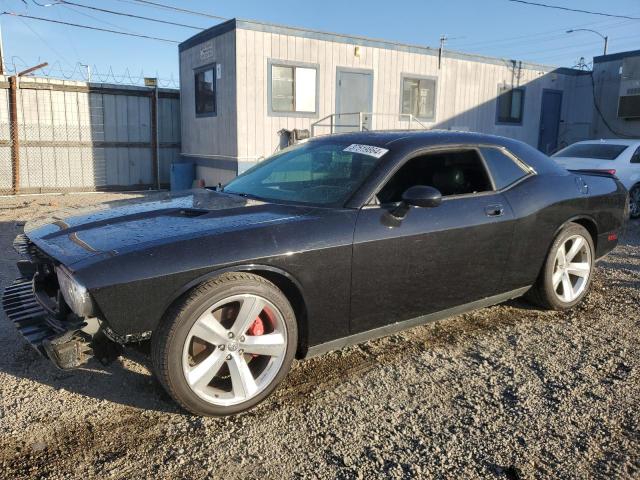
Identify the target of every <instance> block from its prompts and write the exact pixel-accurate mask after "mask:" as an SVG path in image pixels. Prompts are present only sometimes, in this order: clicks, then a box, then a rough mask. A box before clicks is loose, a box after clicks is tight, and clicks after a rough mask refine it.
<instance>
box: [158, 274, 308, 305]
mask: <svg viewBox="0 0 640 480" xmlns="http://www.w3.org/2000/svg"><path fill="white" fill-rule="evenodd" d="M260 271H263V272H270V273H273V274H276V275H281V276H282V277H284V278H286V279H287V280H289V281H290V282H291V283H292V284H293V285H294V286H295V287H296V289H297V290H298V292H299V294H300V296H301V297H302V300H303V302H304V298H305V294H304V289H303V288H302V285H301V284H300V282H299V281H298V279H296V278H295V277H294V276H293V275H292V274H291V273H289V272H287V271H286V270H284V269H282V268H279V267H274V266H272V265H265V264H260V263H247V264H241V265H232V266H228V267H223V268H216V269H214V270H212V271H210V272H207V273H206V274H204V275H201V276H199V277H197V278H195V279H193V280H192V281H190V282H189V283H187V284H185V285H183V286H182V287H181V288H179V289H177V290H176V291H174V292H173V294H172V295H171V296H170V297H169V298H168V299H167V301H166V302H165V304H164V305H163V309H162V311H163V312H166V311H167V309H168V308H169V307H170V306H171V305H172V304H173V303H174V302H175V301H176V300H177V299H178V298H180V297H181V296H182V295H184V294H185V293H187V292H188V291H189V290H191V289H192V288H194V287H196V286H197V285H200V284H201V283H203V282H206V281H207V280H211V279H212V278H216V277H219V276H220V275H223V274H225V273H228V272H260Z"/></svg>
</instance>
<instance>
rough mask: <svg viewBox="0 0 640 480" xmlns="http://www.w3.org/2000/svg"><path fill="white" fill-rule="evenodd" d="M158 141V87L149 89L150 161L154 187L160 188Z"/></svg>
mask: <svg viewBox="0 0 640 480" xmlns="http://www.w3.org/2000/svg"><path fill="white" fill-rule="evenodd" d="M159 146H160V142H159V141H158V87H157V86H156V87H155V88H154V89H153V90H152V91H151V163H152V165H153V166H152V168H153V175H154V179H155V184H156V188H157V189H158V190H160V155H159Z"/></svg>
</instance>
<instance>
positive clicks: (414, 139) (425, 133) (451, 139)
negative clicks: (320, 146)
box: [310, 130, 509, 147]
mask: <svg viewBox="0 0 640 480" xmlns="http://www.w3.org/2000/svg"><path fill="white" fill-rule="evenodd" d="M310 141H313V142H332V141H339V142H344V143H361V144H366V145H374V146H378V147H388V146H390V145H391V144H396V145H397V144H400V143H402V144H404V143H416V144H417V145H439V144H466V143H469V144H483V143H486V144H493V145H505V143H506V142H509V140H508V139H507V138H504V137H499V136H496V135H487V134H483V133H475V132H459V131H451V130H371V131H367V132H349V133H336V134H333V135H323V136H318V137H314V138H312V139H310Z"/></svg>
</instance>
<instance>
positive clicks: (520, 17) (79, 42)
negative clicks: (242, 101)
mask: <svg viewBox="0 0 640 480" xmlns="http://www.w3.org/2000/svg"><path fill="white" fill-rule="evenodd" d="M54 1H55V0H35V1H34V0H0V3H1V6H2V10H3V11H10V12H17V13H23V14H26V15H32V16H38V17H46V18H50V19H54V20H61V21H67V22H73V23H82V24H86V25H93V26H97V27H101V28H108V29H119V30H124V31H130V32H135V33H141V34H145V35H153V36H158V37H164V38H168V39H174V40H178V41H182V40H184V39H186V38H189V37H190V36H192V35H194V34H195V33H197V30H193V29H187V28H182V27H174V26H169V25H163V24H156V23H151V22H147V21H142V20H136V19H132V18H125V17H121V16H115V15H110V14H106V13H101V12H96V11H91V10H86V9H82V8H78V7H75V6H70V5H60V4H58V5H53V6H48V7H45V6H39V5H38V4H37V3H39V4H42V5H44V4H47V3H52V2H54ZM156 1H157V2H160V3H165V4H172V5H176V6H180V7H183V8H188V9H191V10H198V11H202V12H208V13H211V14H214V15H220V16H223V17H229V18H230V17H237V18H246V19H255V20H265V21H269V22H273V23H281V24H285V25H292V26H300V27H306V28H311V29H316V30H324V31H329V32H339V33H347V34H354V35H362V36H367V37H373V38H382V39H387V40H394V41H399V42H405V43H411V44H420V45H428V46H433V47H436V46H437V45H438V43H439V38H440V35H441V34H446V35H447V36H448V37H449V38H450V40H449V41H448V44H447V46H448V48H450V49H453V50H459V51H464V52H473V53H479V54H484V55H490V56H498V57H506V58H510V59H512V58H513V59H518V60H527V61H532V62H539V63H545V64H550V65H558V66H569V67H570V66H573V65H574V64H575V63H576V61H577V60H578V58H579V57H581V56H584V57H585V58H586V59H587V61H590V60H591V58H592V57H593V56H594V55H599V54H601V53H602V43H603V42H602V40H601V39H600V38H599V37H598V36H596V35H595V34H592V33H588V32H581V33H573V34H566V33H565V31H566V30H567V29H571V28H591V29H595V30H598V31H600V32H601V33H603V34H605V35H608V36H609V52H610V53H612V52H616V51H625V50H636V49H640V20H624V19H620V18H606V17H601V16H594V15H587V14H582V13H575V12H564V11H559V10H551V9H545V8H538V7H533V6H527V5H522V4H518V3H512V2H509V1H507V0H483V1H480V0H477V1H473V0H445V1H440V2H435V1H429V0H405V1H398V0H396V1H374V0H369V1H365V0H349V1H347V0H322V1H317V2H313V1H311V2H300V1H299V0H297V1H293V0H273V1H264V0H263V1H260V0H235V1H233V2H231V1H228V0H227V1H214V0H210V1H205V0H193V1H178V0H156ZM540 1H542V2H543V3H550V4H555V5H561V6H566V7H573V8H580V9H586V10H595V11H601V12H607V13H611V14H618V15H628V16H635V17H640V1H639V0H617V1H615V2H604V1H602V0H599V1H596V0H580V1H578V0H573V1H572V0H540ZM36 2H37V3H36ZM74 2H75V3H80V4H84V5H91V6H95V7H100V8H105V9H110V10H117V11H120V12H126V13H132V14H136V15H142V16H148V17H155V18H160V19H164V20H170V21H173V22H180V23H185V24H190V25H193V26H198V27H202V28H207V27H209V26H211V25H213V24H215V23H216V20H214V19H211V18H205V17H201V16H194V15H188V14H181V13H178V12H174V11H169V10H165V9H162V8H158V7H154V6H145V5H143V4H141V3H139V2H136V1H135V0H102V1H96V0H74ZM0 23H1V25H2V33H3V40H4V50H5V62H6V63H7V64H9V65H12V64H15V65H16V67H17V68H18V69H19V70H20V69H22V68H24V67H25V65H29V66H30V65H33V64H36V63H38V62H40V61H48V62H49V63H50V64H51V65H53V72H52V75H55V76H60V75H61V74H64V75H67V76H68V75H71V74H72V72H73V71H74V70H75V75H76V77H77V76H78V75H79V71H80V70H82V74H84V72H85V71H86V67H78V64H79V63H81V64H86V65H91V66H92V69H93V74H94V80H95V79H96V76H97V75H102V76H104V75H105V74H106V73H107V72H109V71H111V72H113V74H114V75H115V76H116V77H118V78H119V79H122V80H124V81H125V82H127V75H126V74H125V73H126V72H129V74H130V76H131V77H133V79H134V80H135V77H138V76H139V75H140V72H143V73H144V74H145V75H147V76H156V75H157V76H159V77H160V78H161V79H162V81H163V82H164V84H166V85H167V86H169V85H170V83H172V82H171V81H170V80H171V79H172V78H173V79H174V80H176V81H177V78H178V70H177V69H178V47H177V45H176V44H170V43H162V42H158V41H152V40H144V39H136V38H130V37H122V36H118V35H113V34H108V33H101V32H95V31H88V30H83V29H77V28H73V27H68V26H62V25H54V24H49V23H43V22H39V21H36V20H30V19H21V18H17V17H12V16H7V15H4V16H2V17H0ZM60 71H62V72H60Z"/></svg>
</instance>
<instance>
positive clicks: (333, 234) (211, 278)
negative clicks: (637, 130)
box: [3, 131, 629, 415]
mask: <svg viewBox="0 0 640 480" xmlns="http://www.w3.org/2000/svg"><path fill="white" fill-rule="evenodd" d="M628 216H629V199H628V193H627V191H626V190H625V188H624V187H623V186H622V184H621V183H620V182H619V181H618V180H617V179H616V178H615V177H614V176H612V175H609V174H606V173H572V172H569V171H567V170H565V169H564V168H562V167H560V166H559V165H557V164H556V163H554V162H553V161H552V160H550V159H549V158H548V157H547V156H545V155H543V154H542V153H540V152H539V151H537V150H535V149H533V148H532V147H530V146H528V145H526V144H524V143H521V142H518V141H514V140H510V139H507V138H501V137H495V136H488V135H481V134H473V133H461V132H458V133H455V132H445V131H442V132H438V131H430V132H425V131H421V132H415V131H414V132H410V131H393V132H390V131H386V132H364V133H346V134H340V135H330V136H326V137H318V138H315V139H312V140H310V141H308V142H306V143H304V144H299V145H296V146H293V147H290V148H287V149H285V150H283V151H281V152H279V153H277V154H275V155H274V156H272V157H271V158H269V159H267V160H265V161H263V162H260V163H259V164H258V165H256V166H255V167H253V168H252V169H250V170H248V171H246V172H245V173H243V174H242V175H240V176H238V177H236V178H235V179H234V180H232V181H231V182H229V183H228V184H226V185H225V186H224V187H222V186H219V187H218V188H216V189H211V190H210V189H199V190H190V191H185V192H177V193H166V192H165V193H158V194H155V195H151V196H148V197H145V198H143V199H135V200H125V201H116V202H110V203H106V204H102V205H99V206H96V207H94V208H92V209H86V210H76V211H69V212H59V213H58V214H56V215H55V216H53V217H51V218H47V219H38V220H35V221H33V222H31V223H28V224H27V225H26V226H25V232H24V234H21V235H20V236H18V237H17V238H16V240H15V242H14V246H15V248H16V249H17V250H18V252H19V253H21V254H22V255H21V259H20V261H19V262H18V270H19V272H20V278H18V279H17V280H16V281H15V283H13V284H12V285H11V286H9V287H8V288H6V289H5V291H4V294H3V307H4V311H5V312H6V316H7V318H8V319H9V320H10V321H12V322H13V323H14V324H15V326H16V327H17V329H18V331H19V332H20V333H21V334H22V335H23V336H24V337H25V338H26V339H27V341H28V342H29V343H31V344H32V345H33V346H34V347H35V348H36V349H37V350H38V351H39V352H40V353H42V354H43V355H45V356H46V357H48V358H49V359H50V360H51V361H53V362H54V363H55V364H56V365H57V366H58V367H60V368H72V367H77V366H80V365H82V364H84V363H85V362H87V361H88V360H89V359H90V358H91V357H96V358H97V359H99V360H103V361H108V360H109V359H113V358H115V357H117V356H118V355H119V354H120V352H121V348H122V346H124V345H126V344H132V343H133V344H144V345H149V346H150V348H149V350H150V353H151V360H152V365H153V368H154V372H155V375H156V377H157V378H158V380H159V382H160V383H161V384H162V386H163V387H164V388H165V389H166V390H167V392H168V393H169V394H170V395H171V396H172V397H173V399H175V401H176V402H177V403H178V404H179V405H181V406H182V407H184V408H185V409H187V410H189V411H191V412H194V413H197V414H202V415H228V414H234V413H238V412H241V411H244V410H246V409H249V408H251V407H253V406H255V405H256V404H257V403H258V402H260V401H261V400H263V399H264V398H265V397H267V396H268V395H269V394H270V393H271V392H273V390H274V389H275V388H276V386H277V385H278V384H279V383H280V382H281V381H282V379H283V378H284V377H285V376H286V374H287V372H288V370H289V368H290V366H291V364H292V361H293V360H294V358H299V359H301V358H305V357H309V356H312V355H317V354H319V353H322V352H326V351H330V350H334V349H339V348H342V347H345V346H347V345H352V344H354V343H358V342H362V341H366V340H369V339H372V338H376V337H380V336H384V335H388V334H391V333H393V332H397V331H399V330H401V329H406V328H410V327H413V326H416V325H419V324H423V323H426V322H429V321H433V320H438V319H442V318H445V317H449V316H452V315H456V314H460V313H462V312H466V311H470V310H473V309H477V308H482V307H487V306H490V305H494V304H497V303H500V302H504V301H507V300H509V299H513V298H516V297H521V296H526V297H527V298H528V299H529V300H530V301H532V302H534V303H535V304H536V305H538V306H539V307H541V308H545V309H555V310H564V309H569V308H571V307H573V306H575V305H576V304H577V303H579V302H580V301H581V300H582V299H583V298H584V296H585V295H586V294H587V292H588V291H589V286H590V284H591V279H592V275H593V268H594V263H595V262H596V261H597V260H598V259H599V258H601V257H603V256H604V255H606V254H607V253H608V252H609V251H611V250H612V249H613V248H614V247H615V246H616V244H617V242H618V236H619V235H620V234H621V232H622V229H623V228H624V225H625V221H626V219H627V218H628Z"/></svg>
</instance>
